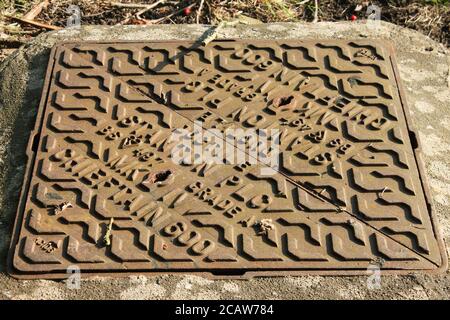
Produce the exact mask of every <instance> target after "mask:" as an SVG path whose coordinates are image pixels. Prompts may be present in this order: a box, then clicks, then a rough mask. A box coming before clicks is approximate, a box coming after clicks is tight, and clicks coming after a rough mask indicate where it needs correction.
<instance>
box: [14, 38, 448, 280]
mask: <svg viewBox="0 0 450 320" xmlns="http://www.w3.org/2000/svg"><path fill="white" fill-rule="evenodd" d="M197 123H200V124H201V127H202V128H203V129H210V130H211V132H212V131H213V130H212V129H216V130H214V131H213V132H215V134H217V132H220V133H224V132H226V130H227V129H232V128H234V129H244V130H247V129H278V130H279V134H278V136H277V137H276V139H277V140H279V149H280V155H279V157H278V159H279V163H278V166H277V167H275V171H274V172H273V174H272V175H263V174H262V170H261V169H270V168H269V166H268V164H267V162H265V161H259V162H257V163H253V162H251V161H250V162H249V163H243V164H233V163H228V162H224V163H220V164H217V163H215V164H208V163H199V164H195V163H194V164H192V163H182V164H177V163H175V162H174V161H173V157H172V155H173V148H175V147H176V146H177V141H173V139H172V137H173V134H174V132H176V131H177V130H180V129H183V130H187V131H188V132H194V131H195V130H196V124H197ZM197 129H198V128H197ZM216 138H217V139H218V140H220V139H222V138H221V137H220V135H216ZM217 139H216V140H217ZM222 142H223V143H224V144H226V143H228V142H227V141H222ZM211 143H212V141H211V139H204V140H201V141H200V145H201V146H202V147H204V148H206V147H207V146H208V145H211ZM234 148H235V149H234V150H233V152H235V151H236V152H237V151H241V152H245V153H246V154H247V155H248V156H250V157H251V156H252V155H251V154H253V153H251V151H252V150H251V146H250V147H249V146H248V145H245V144H244V145H241V144H237V145H235V146H234ZM238 149H240V150H238ZM419 150H420V149H419V146H418V141H417V137H416V134H415V132H414V130H413V129H412V128H411V123H410V119H409V115H408V110H407V107H406V105H405V99H404V96H403V91H402V89H401V85H400V84H399V82H398V72H397V69H396V63H395V58H394V52H393V48H392V46H391V44H390V43H388V42H381V41H373V40H369V39H366V40H354V41H351V40H339V41H330V40H323V41H300V40H299V41H297V40H292V41H284V40H280V41H253V40H252V41H250V40H249V41H246V40H239V41H234V40H214V41H212V42H211V43H209V44H207V45H206V46H204V45H202V44H201V43H198V42H189V41H169V42H167V41H165V42H163V41H161V42H148V43H143V42H116V43H88V42H87V43H61V44H59V45H57V46H56V47H54V48H53V51H52V54H51V57H50V62H49V67H48V72H47V78H46V84H45V86H44V92H43V94H42V101H41V106H40V109H39V114H38V117H37V121H36V127H35V130H34V132H32V134H31V138H30V143H29V149H28V156H29V162H28V169H27V174H26V177H25V181H24V185H23V190H22V196H21V202H20V205H19V208H18V214H17V219H16V225H15V231H14V235H13V239H12V244H11V250H10V257H9V272H10V274H12V275H13V276H16V277H19V278H64V277H66V276H67V275H66V270H68V268H69V267H71V266H73V265H76V266H78V267H79V268H80V270H81V273H82V275H85V276H89V275H98V274H109V275H125V274H130V273H134V274H139V273H146V274H148V273H161V272H165V273H167V272H189V273H202V274H209V275H210V276H216V277H225V276H254V275H282V274H283V275H286V274H294V275H295V274H342V275H345V274H365V273H366V271H367V269H368V267H369V266H371V265H373V264H374V261H382V263H377V264H376V265H378V266H379V267H381V269H382V270H383V271H386V272H392V273H403V272H411V271H423V272H436V271H443V270H445V268H446V267H447V266H446V261H447V259H446V257H445V250H444V246H443V242H442V239H441V237H440V235H439V232H438V231H437V226H436V224H435V221H436V220H435V217H434V210H433V208H432V206H431V205H430V203H431V202H430V196H429V193H428V187H427V185H426V182H425V180H424V174H423V168H422V166H421V162H420V161H421V160H420V152H419ZM56 195H57V196H56ZM67 204H70V206H69V205H67ZM49 208H54V210H49ZM55 208H56V209H58V208H60V210H55ZM55 211H57V214H55Z"/></svg>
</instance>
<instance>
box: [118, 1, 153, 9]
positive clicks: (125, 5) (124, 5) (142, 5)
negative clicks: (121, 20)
mask: <svg viewBox="0 0 450 320" xmlns="http://www.w3.org/2000/svg"><path fill="white" fill-rule="evenodd" d="M111 5H112V6H113V7H119V8H138V9H142V8H147V7H148V6H149V4H145V3H121V2H111Z"/></svg>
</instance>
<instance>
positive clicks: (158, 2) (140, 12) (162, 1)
mask: <svg viewBox="0 0 450 320" xmlns="http://www.w3.org/2000/svg"><path fill="white" fill-rule="evenodd" d="M164 2H166V0H159V1H156V2H155V3H152V4H149V5H147V7H145V8H144V9H142V10H140V11H138V12H137V13H136V17H137V18H140V16H141V14H144V13H146V12H147V11H149V10H151V9H153V8H155V7H157V6H159V5H160V4H163V3H164Z"/></svg>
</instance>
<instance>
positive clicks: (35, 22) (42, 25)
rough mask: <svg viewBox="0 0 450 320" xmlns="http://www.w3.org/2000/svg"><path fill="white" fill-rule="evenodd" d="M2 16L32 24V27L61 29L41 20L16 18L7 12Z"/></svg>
mask: <svg viewBox="0 0 450 320" xmlns="http://www.w3.org/2000/svg"><path fill="white" fill-rule="evenodd" d="M4 16H5V17H6V18H8V19H11V20H14V21H17V22H19V23H23V24H28V25H31V26H34V27H38V28H43V29H48V30H61V29H62V28H61V27H57V26H53V25H50V24H46V23H42V22H37V21H34V20H27V19H23V18H17V17H14V16H10V15H7V14H5V15H4Z"/></svg>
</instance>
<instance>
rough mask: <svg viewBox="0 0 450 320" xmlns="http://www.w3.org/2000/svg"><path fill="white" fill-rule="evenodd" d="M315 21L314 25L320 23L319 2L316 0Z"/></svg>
mask: <svg viewBox="0 0 450 320" xmlns="http://www.w3.org/2000/svg"><path fill="white" fill-rule="evenodd" d="M314 6H315V9H314V20H313V23H317V22H318V21H319V0H314Z"/></svg>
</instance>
